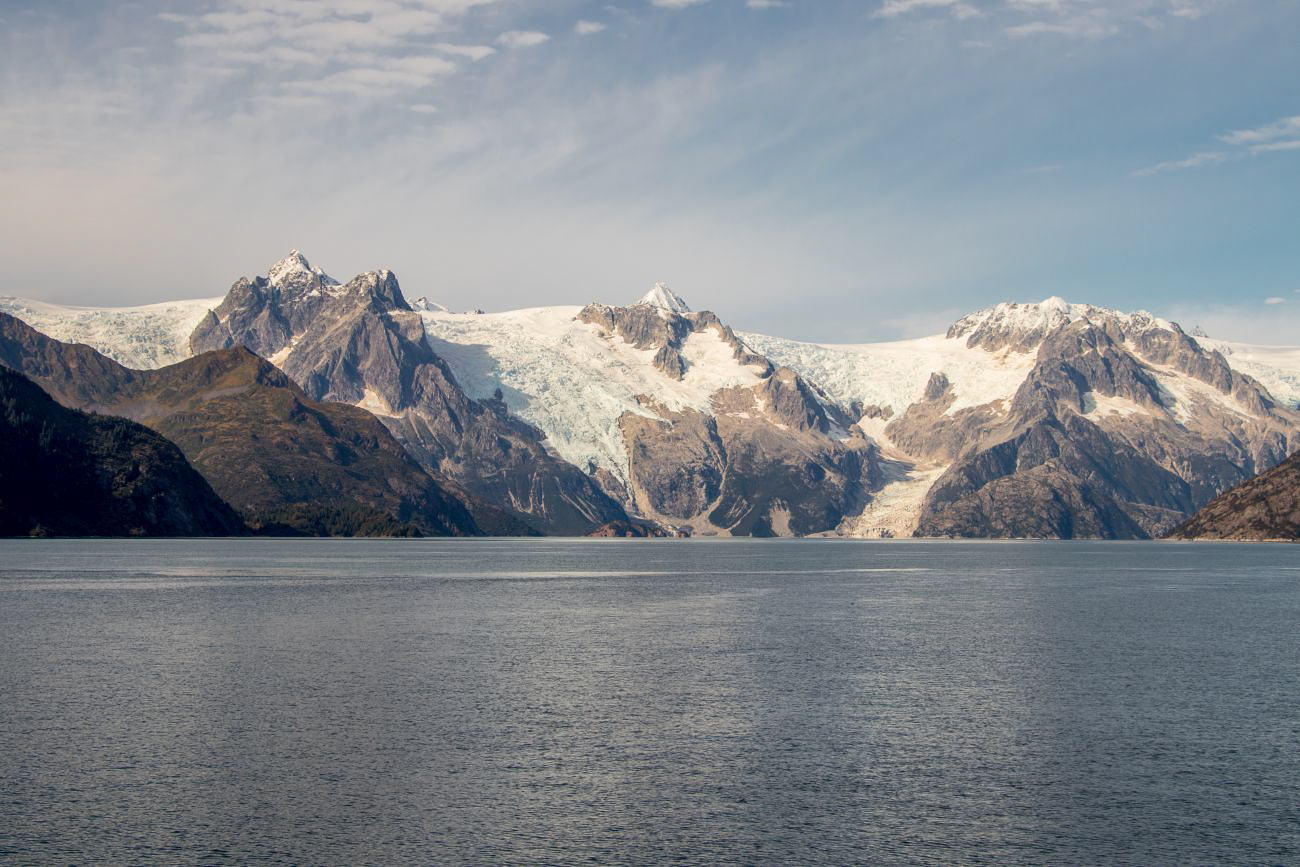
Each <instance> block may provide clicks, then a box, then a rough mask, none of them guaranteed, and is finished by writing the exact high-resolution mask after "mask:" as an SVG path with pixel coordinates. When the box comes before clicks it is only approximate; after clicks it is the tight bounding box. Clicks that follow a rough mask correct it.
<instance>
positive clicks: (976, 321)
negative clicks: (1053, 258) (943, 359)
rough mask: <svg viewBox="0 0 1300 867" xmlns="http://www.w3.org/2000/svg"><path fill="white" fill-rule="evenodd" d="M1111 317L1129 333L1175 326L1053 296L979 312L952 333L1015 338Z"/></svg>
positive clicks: (1145, 314) (1141, 312)
mask: <svg viewBox="0 0 1300 867" xmlns="http://www.w3.org/2000/svg"><path fill="white" fill-rule="evenodd" d="M1108 317H1114V318H1115V319H1116V320H1117V321H1118V322H1119V323H1120V325H1121V326H1122V327H1123V328H1124V329H1125V330H1126V331H1130V332H1141V331H1146V330H1149V329H1152V328H1164V329H1171V328H1172V327H1173V323H1172V322H1170V321H1168V320H1167V319H1161V318H1159V317H1158V316H1154V315H1152V314H1150V313H1148V312H1146V311H1145V310H1138V311H1135V312H1133V313H1125V312H1123V311H1121V310H1112V309H1110V308H1108V307H1094V306H1093V305H1091V304H1071V303H1070V302H1069V301H1066V300H1065V299H1064V298H1061V297H1059V296H1056V295H1053V296H1052V297H1050V298H1045V299H1043V300H1042V301H1039V302H1036V303H1029V304H1019V303H1014V302H1004V303H1002V304H998V305H996V306H994V307H987V308H985V309H983V310H977V311H975V312H974V313H971V314H969V315H967V316H963V317H962V318H961V319H958V320H957V322H956V323H954V324H953V327H952V332H951V333H952V334H953V335H954V336H956V337H962V338H965V337H967V336H969V335H970V334H971V333H972V332H974V331H976V330H978V329H979V328H981V327H984V326H988V327H990V328H995V329H997V330H999V331H1007V332H1010V333H1013V334H1024V335H1033V334H1045V333H1047V332H1048V331H1050V330H1052V329H1054V328H1058V327H1060V326H1061V325H1065V324H1068V323H1070V322H1076V321H1078V320H1080V319H1087V320H1090V321H1094V322H1095V321H1099V320H1101V319H1105V318H1108Z"/></svg>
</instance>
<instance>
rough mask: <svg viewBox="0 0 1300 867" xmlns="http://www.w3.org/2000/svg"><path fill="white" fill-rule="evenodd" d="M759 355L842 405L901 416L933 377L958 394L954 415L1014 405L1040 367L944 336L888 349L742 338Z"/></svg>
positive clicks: (1023, 357) (1030, 357)
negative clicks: (993, 404) (1015, 397)
mask: <svg viewBox="0 0 1300 867" xmlns="http://www.w3.org/2000/svg"><path fill="white" fill-rule="evenodd" d="M739 336H740V338H741V339H742V340H744V341H745V342H746V343H748V344H749V345H750V346H751V347H752V348H753V349H754V351H756V352H759V353H761V354H763V355H766V356H767V357H768V358H770V359H771V360H772V361H774V362H775V363H777V364H780V365H784V366H786V367H789V368H791V369H793V370H795V371H796V372H797V373H799V374H800V375H802V376H803V377H804V378H805V379H808V380H811V381H812V382H815V383H817V384H818V385H820V386H821V387H822V388H823V389H825V390H826V393H827V394H829V395H830V396H831V398H832V399H833V400H835V401H836V402H837V403H840V404H842V405H845V406H847V405H848V404H849V403H851V402H853V401H855V400H856V401H861V402H862V404H863V405H864V406H871V405H872V404H875V405H877V406H879V407H881V408H882V409H883V408H885V407H891V408H892V409H893V410H894V415H895V416H898V415H901V414H902V413H903V412H905V411H906V410H907V408H908V407H909V406H911V405H912V404H913V403H916V402H917V401H918V400H920V399H921V397H922V395H923V394H924V393H925V386H926V384H927V383H928V382H929V381H930V374H932V373H942V374H944V375H945V376H947V377H948V381H949V382H951V383H952V387H953V390H954V391H955V392H956V400H955V402H954V403H953V405H952V406H951V407H949V408H948V412H949V413H954V412H957V411H958V410H961V409H965V408H967V407H972V406H982V405H983V404H986V403H989V402H991V401H995V400H1010V398H1011V397H1012V396H1013V395H1015V393H1016V389H1017V388H1019V387H1020V384H1021V383H1022V382H1024V381H1025V377H1026V376H1028V375H1029V371H1030V370H1032V369H1033V366H1034V357H1035V356H1034V353H1032V352H1020V353H1017V352H1009V351H1003V352H998V353H992V352H987V351H985V350H983V349H978V348H975V349H972V348H969V347H967V346H966V341H965V340H964V339H961V338H956V339H948V338H947V337H944V336H943V335H935V336H933V337H922V338H919V339H915V340H897V341H892V342H888V343H860V344H830V343H824V344H819V343H800V342H798V341H794V340H786V339H785V338H781V337H769V336H766V335H762V334H748V333H746V334H741V335H739Z"/></svg>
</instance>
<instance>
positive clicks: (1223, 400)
mask: <svg viewBox="0 0 1300 867" xmlns="http://www.w3.org/2000/svg"><path fill="white" fill-rule="evenodd" d="M1147 366H1148V367H1149V368H1151V370H1152V372H1153V373H1155V375H1156V382H1157V383H1158V384H1159V385H1160V388H1161V391H1162V395H1161V396H1162V398H1163V399H1164V402H1165V405H1166V407H1167V408H1168V410H1169V413H1170V415H1172V416H1173V417H1174V419H1175V420H1176V421H1177V422H1178V423H1179V424H1181V425H1186V424H1187V423H1188V422H1190V421H1193V420H1194V419H1196V418H1197V417H1198V415H1199V413H1198V410H1200V409H1202V408H1209V409H1218V410H1220V411H1223V412H1227V413H1230V414H1232V415H1238V416H1249V415H1250V413H1248V412H1247V411H1246V409H1245V407H1243V406H1242V405H1241V404H1239V403H1238V402H1237V399H1236V398H1234V397H1233V396H1232V395H1230V394H1224V393H1223V392H1221V391H1219V390H1218V389H1217V388H1215V387H1214V386H1212V385H1210V384H1209V383H1205V382H1201V381H1200V380H1199V379H1193V378H1192V377H1190V376H1188V375H1187V374H1185V373H1182V372H1181V371H1178V370H1175V369H1174V368H1172V367H1168V366H1165V365H1159V364H1151V363H1150V362H1147Z"/></svg>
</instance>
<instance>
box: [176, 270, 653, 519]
mask: <svg viewBox="0 0 1300 867" xmlns="http://www.w3.org/2000/svg"><path fill="white" fill-rule="evenodd" d="M190 342H191V347H192V349H193V350H194V351H195V352H196V353H198V352H205V351H208V350H214V349H226V348H229V347H233V346H245V347H248V348H249V349H251V350H252V351H253V352H256V353H257V354H259V355H262V356H264V357H267V358H270V359H271V360H272V361H273V362H274V363H275V364H276V365H278V366H279V367H280V369H282V370H284V372H285V373H287V374H288V375H289V377H290V378H292V379H293V380H294V381H295V382H296V383H297V384H298V385H300V386H301V387H302V389H303V390H304V391H305V392H306V393H307V394H308V395H310V396H311V397H312V398H315V399H317V400H329V401H338V402H341V403H348V404H353V405H356V406H360V407H364V408H365V409H366V410H369V411H370V412H373V413H374V414H375V415H377V416H378V417H379V419H380V420H381V421H382V422H383V424H384V425H386V426H387V427H388V429H389V430H390V431H392V433H393V434H394V435H395V436H396V437H397V438H398V440H400V441H401V442H402V444H403V445H404V446H405V447H406V449H407V450H408V451H409V453H410V454H411V455H412V456H413V457H414V458H415V459H416V460H417V461H418V462H419V463H420V464H421V465H423V466H424V467H425V468H426V469H428V470H429V471H431V472H433V473H436V474H440V475H443V476H446V477H447V478H450V479H451V480H452V481H454V482H455V483H456V484H458V485H460V486H462V487H464V488H465V489H466V490H468V491H469V492H470V493H471V494H473V495H474V496H475V497H477V498H479V499H480V500H482V501H485V502H487V503H491V504H493V505H494V506H498V507H500V509H502V510H503V511H504V512H505V513H506V514H508V515H513V516H514V517H515V518H516V519H517V520H519V521H522V522H524V523H525V524H527V525H529V526H531V527H534V528H536V529H537V530H540V531H542V532H545V533H552V534H585V533H588V532H591V531H593V530H595V529H596V528H597V527H600V526H602V525H604V524H607V523H609V522H611V521H619V520H627V514H626V513H625V512H624V511H623V509H622V507H620V506H619V504H618V503H616V502H615V501H614V500H613V499H612V498H611V497H609V495H607V494H606V493H605V492H604V491H603V490H602V489H601V488H600V486H599V484H597V482H596V481H595V480H594V479H593V478H591V477H590V476H588V475H587V474H585V473H583V472H582V471H581V470H579V469H578V468H577V467H574V466H573V465H571V464H568V463H565V462H564V461H562V460H559V459H558V458H556V457H555V456H553V455H552V454H551V453H550V452H549V451H548V449H547V447H546V445H545V443H544V442H543V440H544V437H543V435H542V433H541V432H540V431H538V430H537V429H536V428H534V427H532V426H531V425H529V424H527V423H525V422H523V421H522V420H520V419H518V418H517V417H514V416H512V415H511V414H510V413H509V412H507V411H506V409H505V407H504V405H502V404H500V403H499V402H492V401H476V400H472V399H470V398H469V397H468V396H466V394H465V392H464V391H462V390H461V388H460V386H459V385H458V384H457V383H456V380H455V378H454V377H453V376H452V374H451V371H450V370H449V369H448V368H447V366H446V364H445V363H444V362H443V360H442V359H441V358H439V357H438V356H437V355H436V354H435V353H434V352H433V350H432V349H430V348H429V344H428V342H427V341H426V340H425V334H424V327H423V325H422V323H421V319H420V316H419V314H417V313H416V312H415V311H413V310H412V309H411V308H410V307H409V306H408V305H407V303H406V301H405V299H404V298H403V297H402V293H401V290H400V289H399V288H398V285H397V279H396V278H395V277H394V276H393V274H392V272H389V271H375V272H370V273H367V274H362V275H359V276H357V277H355V278H353V279H352V280H351V281H349V282H348V283H346V284H339V283H336V282H335V281H333V280H331V279H329V278H328V277H325V276H324V275H322V274H321V273H320V272H318V271H314V270H313V269H311V268H310V266H308V265H307V262H306V260H305V259H303V258H302V257H301V255H299V254H297V253H296V252H295V253H294V254H292V255H291V256H290V257H289V258H288V259H286V260H284V261H283V262H280V263H278V264H277V265H276V266H274V267H273V268H272V269H271V271H270V273H269V275H268V277H258V278H256V279H254V280H247V279H243V280H240V281H238V282H237V283H235V285H234V286H233V287H232V288H231V290H230V292H229V294H228V295H227V296H226V298H225V300H224V301H222V303H221V304H220V305H219V306H218V307H217V308H216V309H215V310H213V311H211V312H210V313H209V314H208V316H207V317H206V318H205V319H204V320H203V321H201V322H200V323H199V325H198V326H197V327H196V328H195V330H194V333H193V335H192V337H191V341H190Z"/></svg>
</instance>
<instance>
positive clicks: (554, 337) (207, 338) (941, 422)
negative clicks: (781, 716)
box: [3, 251, 1300, 537]
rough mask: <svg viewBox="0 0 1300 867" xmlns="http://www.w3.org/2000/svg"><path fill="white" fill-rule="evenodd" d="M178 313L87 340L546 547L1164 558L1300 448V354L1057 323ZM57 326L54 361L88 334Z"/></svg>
mask: <svg viewBox="0 0 1300 867" xmlns="http://www.w3.org/2000/svg"><path fill="white" fill-rule="evenodd" d="M6 304H7V306H6V307H4V308H3V309H11V310H13V312H15V315H18V316H19V317H20V318H27V317H28V316H33V317H35V315H36V307H35V305H33V304H32V303H31V302H23V301H21V299H9V300H8V301H7V302H6ZM165 306H166V305H155V307H165ZM200 306H201V307H202V308H203V309H202V310H199V309H198V308H199V307H200ZM172 307H173V308H175V309H176V311H177V312H174V313H173V316H174V317H175V319H174V320H173V321H172V324H171V325H170V326H169V328H170V331H169V332H168V336H166V337H165V338H164V336H162V335H156V336H155V337H153V338H148V337H145V338H143V339H142V335H149V334H151V333H153V332H151V331H150V329H154V331H155V332H156V330H157V329H156V319H155V320H150V319H149V318H148V315H149V314H148V313H147V311H149V310H151V309H152V308H137V309H135V310H122V311H96V312H97V313H100V314H103V316H101V317H99V318H98V319H97V320H96V321H97V322H98V323H101V324H105V327H102V328H97V329H95V330H93V332H91V333H87V334H86V336H85V337H83V338H81V339H85V340H86V342H88V343H91V344H92V345H95V346H97V347H98V348H101V349H103V350H105V351H106V352H108V353H109V354H110V355H113V356H114V357H122V356H123V355H124V354H127V352H128V350H130V351H131V352H132V353H133V354H132V355H130V356H129V357H132V358H141V359H153V358H160V357H162V356H163V354H165V353H168V352H170V353H172V354H178V353H179V350H177V349H176V348H175V345H176V339H175V337H174V333H175V332H176V331H177V330H179V329H180V328H181V327H183V325H188V324H191V323H192V327H193V335H192V340H191V349H192V350H193V351H196V352H197V351H203V350H206V349H210V348H219V347H222V346H228V345H236V344H243V345H245V346H248V347H249V348H251V349H253V351H255V352H257V353H259V354H261V355H263V357H266V358H269V359H270V360H271V361H272V362H273V363H275V364H277V365H278V366H280V367H281V368H282V369H283V370H284V371H285V372H286V373H288V374H289V375H290V376H291V377H292V378H293V379H294V380H295V381H297V382H298V383H299V384H300V385H302V387H303V388H304V389H305V390H306V391H307V392H308V394H310V395H311V396H313V397H315V398H318V399H330V400H342V401H345V402H348V403H353V404H356V405H358V406H362V407H364V408H366V409H369V410H370V411H372V412H374V413H375V414H377V415H378V416H380V418H381V419H383V420H384V421H385V424H386V425H388V426H389V428H390V429H392V430H393V431H394V433H395V434H397V436H398V438H399V439H400V440H402V441H403V443H404V445H406V447H407V448H408V449H410V450H411V452H412V454H414V455H415V456H416V457H417V459H419V460H421V461H422V462H423V463H424V464H425V465H426V466H427V467H429V468H430V469H431V470H433V471H435V472H440V473H443V474H446V475H448V476H449V477H451V478H452V479H453V480H455V481H456V482H457V483H459V484H462V485H464V486H465V487H466V488H468V489H469V490H470V491H471V492H473V493H475V494H477V495H479V496H481V497H484V498H486V499H488V500H490V501H492V502H496V503H498V504H499V505H503V506H504V508H506V509H507V510H509V511H511V512H512V513H513V514H516V515H518V516H520V517H525V518H527V516H531V517H532V520H533V521H535V522H537V523H539V524H541V525H543V527H544V529H547V530H548V531H549V532H575V531H578V530H579V529H580V528H581V527H582V526H587V527H591V526H595V525H596V524H599V523H601V522H602V521H608V520H622V518H620V515H622V514H623V513H624V511H626V514H628V515H631V516H633V517H635V518H640V519H644V520H647V521H652V522H656V523H659V524H662V525H668V526H670V527H676V528H679V529H683V530H686V531H689V532H695V533H742V534H743V533H795V534H807V533H840V534H846V535H867V536H870V535H890V536H899V535H911V534H913V533H919V534H923V535H977V536H1103V537H1129V536H1143V535H1153V534H1156V533H1159V532H1163V531H1164V530H1166V529H1168V528H1169V527H1172V526H1173V525H1174V524H1176V523H1178V522H1180V521H1181V520H1182V519H1184V518H1185V517H1186V516H1187V515H1189V514H1191V512H1193V511H1195V509H1196V508H1198V507H1199V506H1201V505H1204V503H1205V502H1207V501H1208V500H1209V499H1210V498H1212V497H1213V496H1214V495H1215V494H1217V493H1219V492H1220V491H1222V490H1224V489H1226V488H1227V487H1230V486H1231V485H1232V484H1236V483H1237V482H1239V481H1241V480H1243V479H1245V478H1248V477H1249V476H1251V475H1253V474H1254V473H1256V472H1258V471H1260V470H1263V469H1266V468H1268V467H1269V466H1272V465H1274V464H1276V463H1278V462H1279V461H1280V460H1282V458H1284V457H1285V456H1286V455H1287V454H1288V453H1290V452H1291V451H1294V450H1295V449H1296V448H1297V447H1300V412H1298V411H1297V409H1298V408H1300V348H1296V347H1257V346H1249V345H1244V344H1235V343H1227V342H1223V341H1215V340H1212V339H1209V338H1194V337H1191V336H1189V335H1187V334H1185V333H1184V332H1183V331H1182V330H1181V329H1180V328H1179V327H1178V326H1177V325H1176V324H1175V323H1172V322H1168V321H1166V320H1163V319H1160V318H1158V317H1155V316H1152V315H1150V314H1147V313H1141V312H1138V313H1125V312H1120V311H1115V310H1108V309H1105V308H1100V307H1094V306H1090V305H1084V304H1070V303H1067V302H1066V301H1064V300H1062V299H1060V298H1049V299H1046V300H1045V301H1042V302H1039V303H1032V304H999V305H997V306H995V307H991V308H989V309H986V310H981V311H978V312H976V313H972V314H970V315H969V316H965V317H962V318H961V319H960V320H958V321H957V322H955V323H954V324H953V325H952V327H951V328H949V329H948V331H947V332H946V333H945V334H942V335H935V336H933V337H927V338H921V339H917V340H905V341H894V342H887V343H875V344H860V345H831V344H810V343H803V342H797V341H791V340H787V339H783V338H779V337H774V336H767V335H760V334H747V333H741V334H736V333H734V332H732V330H731V329H730V328H728V327H727V326H726V325H725V324H724V323H722V322H721V321H720V320H719V319H718V318H717V317H716V316H715V315H713V314H712V313H708V312H703V313H696V312H693V311H692V310H691V308H690V307H689V305H687V304H686V302H685V301H684V300H683V299H682V298H681V297H680V296H679V295H677V294H676V293H674V292H672V291H671V290H670V289H668V287H667V286H666V285H664V284H656V285H655V286H654V287H652V288H651V289H650V291H649V292H647V293H646V294H645V295H644V296H642V297H641V298H639V299H638V300H637V301H635V302H633V303H631V304H628V305H626V306H607V305H602V304H591V305H588V306H586V307H582V308H579V307H541V308H533V309H528V310H517V311H510V312H505V313H488V314H481V313H480V314H478V315H468V314H455V313H450V312H448V311H447V310H446V309H445V308H443V307H442V306H441V305H437V304H433V303H431V302H428V301H427V300H425V299H421V300H420V301H418V302H416V303H415V304H413V305H408V304H407V303H406V301H405V300H404V298H403V296H402V293H401V291H400V289H399V288H398V286H397V281H396V278H395V277H394V276H393V275H392V274H391V272H387V271H376V272H370V273H369V274H365V275H359V276H358V277H356V278H353V280H351V281H348V282H347V283H339V282H338V281H335V280H333V279H332V278H330V277H329V276H328V275H326V274H325V273H324V272H323V271H321V270H320V269H317V268H313V267H312V266H311V265H310V264H309V263H308V262H307V260H306V259H305V258H304V257H303V256H302V255H301V254H300V253H298V252H297V251H295V252H294V253H293V254H291V255H290V256H289V257H287V258H286V259H285V260H283V261H282V262H280V263H277V264H276V265H275V266H273V268H272V269H270V271H269V272H268V276H267V277H264V278H256V279H254V280H241V281H239V282H238V283H236V284H235V286H234V287H233V288H232V289H231V292H230V293H229V294H228V295H227V297H226V298H225V299H224V300H222V301H221V302H220V304H213V303H212V302H211V301H207V302H191V303H189V306H188V307H185V308H184V309H185V316H184V317H182V316H180V315H179V311H180V308H181V305H172ZM207 307H212V308H213V312H212V313H210V314H209V313H207ZM24 310H26V311H28V313H27V316H24V314H23V311H24ZM196 311H197V312H196ZM39 313H40V315H41V316H43V317H44V318H43V319H42V320H41V322H39V323H33V324H36V325H37V327H38V328H41V327H42V326H44V328H43V330H47V333H50V334H52V335H56V336H57V334H60V333H62V334H67V333H68V331H67V330H66V329H69V328H71V327H72V326H73V325H75V324H76V323H77V322H79V320H78V317H79V316H82V315H84V314H83V313H82V312H80V311H74V310H69V311H67V312H66V313H65V312H61V311H60V310H59V309H58V308H54V307H53V306H51V305H43V307H42V309H41V310H40V311H39ZM29 321H31V320H30V319H29ZM109 323H111V324H109ZM73 339H77V338H73ZM151 339H152V341H153V342H152V344H151V343H150V341H151ZM150 345H152V346H153V347H154V348H153V349H152V355H151V354H150V351H148V350H146V349H145V348H144V347H146V346H150ZM132 347H134V349H132ZM142 366H144V365H142ZM494 443H496V444H502V443H509V444H510V445H508V446H505V447H501V446H500V445H492V444H494ZM507 466H508V467H513V469H509V470H505V469H503V468H505V467H507ZM620 507H621V508H620ZM563 515H567V516H568V517H562V516H563Z"/></svg>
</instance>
